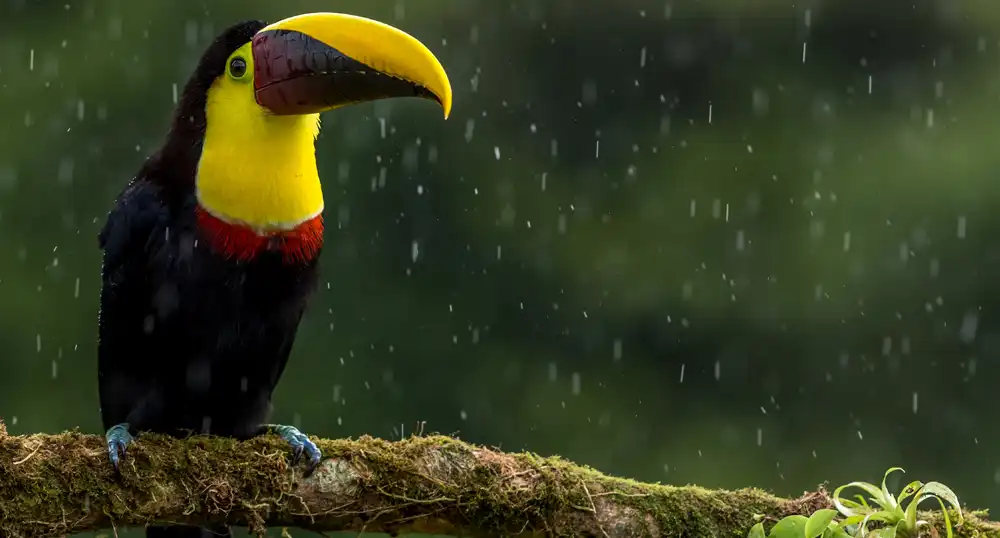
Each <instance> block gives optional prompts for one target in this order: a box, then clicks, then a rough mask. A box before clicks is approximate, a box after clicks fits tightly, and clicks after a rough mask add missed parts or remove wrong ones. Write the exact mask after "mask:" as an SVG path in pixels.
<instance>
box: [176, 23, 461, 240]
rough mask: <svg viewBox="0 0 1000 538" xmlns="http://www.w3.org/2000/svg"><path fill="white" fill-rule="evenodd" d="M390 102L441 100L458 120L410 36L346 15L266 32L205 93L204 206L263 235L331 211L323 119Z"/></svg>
mask: <svg viewBox="0 0 1000 538" xmlns="http://www.w3.org/2000/svg"><path fill="white" fill-rule="evenodd" d="M245 38H246V37H240V38H239V40H242V39H245ZM226 52H228V51H226ZM221 54H224V52H222V51H220V56H221ZM214 73H215V71H214V69H213V76H214ZM392 97H422V98H425V99H431V100H434V101H437V102H438V103H439V104H440V105H441V107H442V108H443V109H444V113H445V117H447V116H448V113H449V112H450V111H451V84H450V82H449V81H448V75H447V74H446V73H445V71H444V68H443V67H442V66H441V63H440V62H439V61H438V60H437V58H435V57H434V55H433V54H432V53H431V51H430V50H429V49H428V48H427V47H426V46H424V45H423V44H422V43H421V42H419V41H417V39H416V38H414V37H413V36H411V35H409V34H407V33H406V32H403V31H402V30H399V29H396V28H393V27H392V26H389V25H387V24H383V23H380V22H377V21H373V20H371V19H365V18H362V17H355V16H352V15H344V14H339V13H310V14H306V15H299V16H296V17H291V18H288V19H284V20H282V21H279V22H277V23H274V24H272V25H270V26H266V27H263V28H261V29H260V30H258V31H257V32H256V33H255V34H254V35H253V36H252V38H250V42H248V43H245V44H243V45H242V46H240V47H239V48H238V49H237V50H235V51H234V52H233V53H231V54H229V57H228V59H227V60H226V65H225V66H224V71H223V72H222V74H221V75H218V76H217V77H216V79H215V80H214V82H213V83H212V84H211V87H210V88H209V89H208V91H207V95H206V105H205V120H206V128H205V136H204V141H203V147H202V154H201V158H200V161H199V163H198V171H197V179H196V188H197V196H198V201H199V203H200V204H201V206H202V207H203V208H204V209H205V210H207V211H208V212H209V213H212V214H213V215H215V216H216V217H218V218H220V219H222V220H224V221H228V222H230V223H234V224H243V225H246V226H249V227H251V228H253V229H256V230H259V231H261V232H272V231H276V230H287V229H291V228H294V227H295V226H297V225H299V224H301V223H303V222H305V221H308V220H310V219H312V218H313V217H316V216H317V215H319V214H320V213H321V212H322V211H323V192H322V189H321V187H320V181H319V174H318V173H317V171H316V154H315V146H314V143H315V139H316V136H317V135H318V134H319V113H320V112H324V111H327V110H332V109H334V108H337V107H341V106H347V105H352V104H355V103H362V102H365V101H373V100H376V99H386V98H392Z"/></svg>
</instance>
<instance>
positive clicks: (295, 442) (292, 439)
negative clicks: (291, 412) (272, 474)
mask: <svg viewBox="0 0 1000 538" xmlns="http://www.w3.org/2000/svg"><path fill="white" fill-rule="evenodd" d="M266 433H273V434H275V435H278V436H279V437H281V438H282V439H284V440H285V441H286V442H287V443H288V444H289V445H290V446H291V447H292V465H297V464H298V463H299V460H300V459H302V455H303V454H305V456H306V458H307V459H306V470H305V473H304V474H305V476H309V475H310V474H312V472H313V471H314V470H315V469H316V466H317V465H319V461H320V459H321V458H322V457H323V454H322V453H321V452H320V451H319V448H318V447H317V446H316V443H314V442H312V441H310V440H309V438H308V437H306V435H305V434H304V433H302V432H300V431H299V430H298V428H296V427H294V426H286V425H284V424H264V425H263V426H261V434H266Z"/></svg>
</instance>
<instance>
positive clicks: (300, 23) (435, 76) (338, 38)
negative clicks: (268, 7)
mask: <svg viewBox="0 0 1000 538" xmlns="http://www.w3.org/2000/svg"><path fill="white" fill-rule="evenodd" d="M252 48H253V65H254V91H255V95H256V98H257V103H258V104H260V105H261V106H263V107H265V108H267V109H268V110H270V111H271V112H272V113H274V114H311V113H316V112H323V111H326V110H330V109H333V108H337V107H341V106H345V105H350V104H354V103H361V102H365V101H373V100H376V99H386V98H390V97H423V98H427V99H432V100H434V101H437V102H438V103H439V104H440V105H441V108H443V109H444V117H445V118H447V117H448V115H449V114H450V113H451V83H450V82H449V81H448V74H447V73H445V70H444V67H442V66H441V62H439V61H438V59H437V58H436V57H435V56H434V54H433V53H432V52H431V51H430V50H429V49H428V48H427V47H426V46H425V45H424V44H423V43H421V42H420V41H418V40H417V39H416V38H415V37H413V36H411V35H410V34H407V33H406V32H404V31H402V30H399V29H397V28H393V27H392V26H389V25H388V24H384V23H381V22H378V21H375V20H371V19H366V18H364V17H357V16H354V15H345V14H341V13H308V14H305V15H297V16H295V17H290V18H287V19H284V20H281V21H278V22H276V23H274V24H271V25H269V26H267V27H265V28H264V29H262V30H261V31H260V32H258V33H257V35H255V36H254V38H253V45H252Z"/></svg>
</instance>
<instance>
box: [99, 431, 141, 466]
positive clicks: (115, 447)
mask: <svg viewBox="0 0 1000 538" xmlns="http://www.w3.org/2000/svg"><path fill="white" fill-rule="evenodd" d="M128 429H129V426H128V423H127V422H123V423H121V424H118V425H117V426H112V427H111V428H110V429H109V430H108V432H107V433H105V434H104V438H105V439H106V440H107V442H108V457H110V459H111V465H112V466H113V467H114V468H115V471H118V463H119V462H120V461H121V458H122V457H124V456H125V452H126V451H127V450H128V445H130V444H131V443H132V441H134V440H135V439H134V438H133V437H132V434H131V433H129V431H128Z"/></svg>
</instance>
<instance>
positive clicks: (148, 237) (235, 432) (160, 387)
mask: <svg viewBox="0 0 1000 538" xmlns="http://www.w3.org/2000/svg"><path fill="white" fill-rule="evenodd" d="M263 27H264V23H262V22H259V21H251V22H245V23H241V24H238V25H235V26H233V27H231V28H229V29H228V30H226V31H225V32H224V33H223V34H222V35H221V36H219V37H218V38H217V39H216V40H215V41H214V42H213V43H212V44H211V46H210V47H209V48H208V50H207V51H206V52H205V54H204V56H203V57H202V58H201V60H200V62H199V64H198V66H197V68H196V70H195V72H194V74H193V76H192V77H191V79H190V81H189V82H188V83H187V85H186V86H185V89H184V92H183V94H182V96H181V99H180V101H179V103H178V106H177V109H176V112H175V115H174V118H173V121H172V125H171V127H170V130H169V132H168V134H167V137H166V140H165V141H164V143H163V145H162V147H161V148H160V149H159V150H158V151H157V152H156V153H155V154H153V155H152V156H151V157H150V158H149V159H148V160H147V161H146V162H145V163H144V165H143V166H142V168H141V169H140V171H139V172H138V174H137V175H136V176H135V178H134V179H133V180H132V181H131V182H130V183H129V185H128V186H127V187H126V188H125V189H124V190H123V192H122V193H121V195H120V196H119V198H118V199H117V201H116V203H115V205H114V208H113V209H112V210H111V212H110V214H109V215H108V218H107V222H106V224H105V226H104V228H103V230H102V231H101V233H100V245H101V248H102V249H103V251H104V262H103V272H102V277H103V289H102V292H101V299H100V306H101V310H100V321H99V345H98V356H99V359H98V376H99V387H100V403H101V416H102V419H103V423H104V427H105V428H113V427H115V426H116V425H120V424H122V423H127V425H128V427H127V430H128V431H130V432H131V433H132V434H133V435H135V434H138V433H139V432H143V431H148V432H160V433H167V434H171V435H184V434H187V433H191V432H193V433H210V434H214V435H222V436H231V437H237V438H248V437H251V436H254V435H256V434H259V433H260V432H261V430H260V428H261V426H262V425H263V424H264V423H265V422H266V421H267V418H268V414H269V411H270V407H271V394H272V391H273V390H274V388H275V385H276V384H277V382H278V379H279V378H280V377H281V374H282V371H283V370H284V368H285V364H286V362H287V360H288V356H289V352H290V351H291V348H292V344H293V341H294V338H295V334H296V331H297V329H298V326H299V323H300V320H301V318H302V315H303V312H304V310H305V308H306V303H307V302H308V299H309V297H310V295H311V294H312V293H313V291H314V289H315V284H316V279H317V275H316V273H317V264H316V261H315V259H314V258H313V259H309V260H304V261H300V262H298V263H288V262H287V261H286V260H283V259H282V256H281V253H280V252H276V251H275V252H264V253H262V254H260V255H259V256H257V257H255V258H253V259H251V260H243V261H240V260H235V259H230V258H227V257H225V256H224V255H221V254H219V253H217V252H215V251H214V250H213V249H211V248H210V247H209V245H208V244H207V242H206V241H203V240H201V236H200V230H199V228H198V225H197V218H196V200H195V174H196V170H197V163H198V159H199V156H200V153H201V147H202V143H203V140H204V133H205V127H206V117H205V103H206V94H207V91H208V89H209V87H210V86H211V84H212V82H213V81H214V80H215V79H216V78H217V77H218V76H220V75H222V74H223V72H224V70H225V67H226V60H227V58H228V56H229V55H230V54H231V53H232V52H233V51H235V50H236V49H237V48H239V47H240V46H242V45H244V44H245V43H247V42H249V41H250V40H251V39H252V38H253V36H254V34H255V33H256V32H258V31H259V30H260V29H261V28H263ZM123 431H124V430H123ZM119 433H121V432H119ZM122 435H125V437H126V439H125V443H123V444H122V447H124V444H127V442H128V440H130V438H129V436H128V435H127V434H122ZM112 437H114V436H112V435H111V432H109V436H108V438H109V449H111V450H112V451H114V450H115V447H113V446H112V441H113V439H112ZM293 446H294V443H293ZM299 448H301V447H299ZM115 457H116V456H115V455H113V456H112V459H113V461H114V458H115ZM213 531H214V533H215V534H216V535H218V534H224V533H226V532H228V531H227V530H226V529H224V528H222V529H213ZM201 532H202V531H201V530H199V529H196V528H188V527H173V526H172V527H167V528H150V530H149V536H154V535H155V536H171V537H180V536H188V535H198V534H200V533H201Z"/></svg>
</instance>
